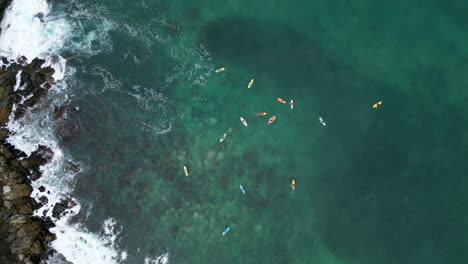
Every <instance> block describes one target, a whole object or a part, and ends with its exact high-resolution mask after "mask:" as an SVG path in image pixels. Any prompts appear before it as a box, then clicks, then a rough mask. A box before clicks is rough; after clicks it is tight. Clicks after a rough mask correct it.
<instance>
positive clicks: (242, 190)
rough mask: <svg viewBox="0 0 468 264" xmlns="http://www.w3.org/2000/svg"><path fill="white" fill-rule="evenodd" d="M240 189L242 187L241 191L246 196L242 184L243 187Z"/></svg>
mask: <svg viewBox="0 0 468 264" xmlns="http://www.w3.org/2000/svg"><path fill="white" fill-rule="evenodd" d="M239 187H240V190H241V192H242V193H243V194H244V195H245V189H244V186H242V184H241V185H239Z"/></svg>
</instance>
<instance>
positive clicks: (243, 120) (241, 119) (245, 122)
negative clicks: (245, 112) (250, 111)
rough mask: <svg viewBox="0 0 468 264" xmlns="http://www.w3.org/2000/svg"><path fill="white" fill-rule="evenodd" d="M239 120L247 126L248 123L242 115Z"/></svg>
mask: <svg viewBox="0 0 468 264" xmlns="http://www.w3.org/2000/svg"><path fill="white" fill-rule="evenodd" d="M240 121H241V122H242V124H243V125H244V126H248V125H247V121H245V119H244V118H243V117H241V118H240Z"/></svg>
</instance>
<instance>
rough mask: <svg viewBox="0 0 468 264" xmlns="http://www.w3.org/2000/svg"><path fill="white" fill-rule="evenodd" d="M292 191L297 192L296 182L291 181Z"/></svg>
mask: <svg viewBox="0 0 468 264" xmlns="http://www.w3.org/2000/svg"><path fill="white" fill-rule="evenodd" d="M291 190H293V191H295V190H296V180H292V181H291Z"/></svg>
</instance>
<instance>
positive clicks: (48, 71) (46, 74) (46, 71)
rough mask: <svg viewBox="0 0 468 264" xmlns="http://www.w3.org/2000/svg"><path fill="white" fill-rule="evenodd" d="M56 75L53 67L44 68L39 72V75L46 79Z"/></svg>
mask: <svg viewBox="0 0 468 264" xmlns="http://www.w3.org/2000/svg"><path fill="white" fill-rule="evenodd" d="M54 73H55V70H54V69H53V68H51V67H44V68H41V69H40V70H39V74H40V75H42V76H44V77H45V78H46V79H48V78H49V77H51V76H52V75H53V74H54Z"/></svg>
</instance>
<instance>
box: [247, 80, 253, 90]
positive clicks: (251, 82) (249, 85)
mask: <svg viewBox="0 0 468 264" xmlns="http://www.w3.org/2000/svg"><path fill="white" fill-rule="evenodd" d="M253 82H254V79H252V80H250V82H249V84H248V85H247V88H249V89H250V87H252V84H253Z"/></svg>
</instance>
